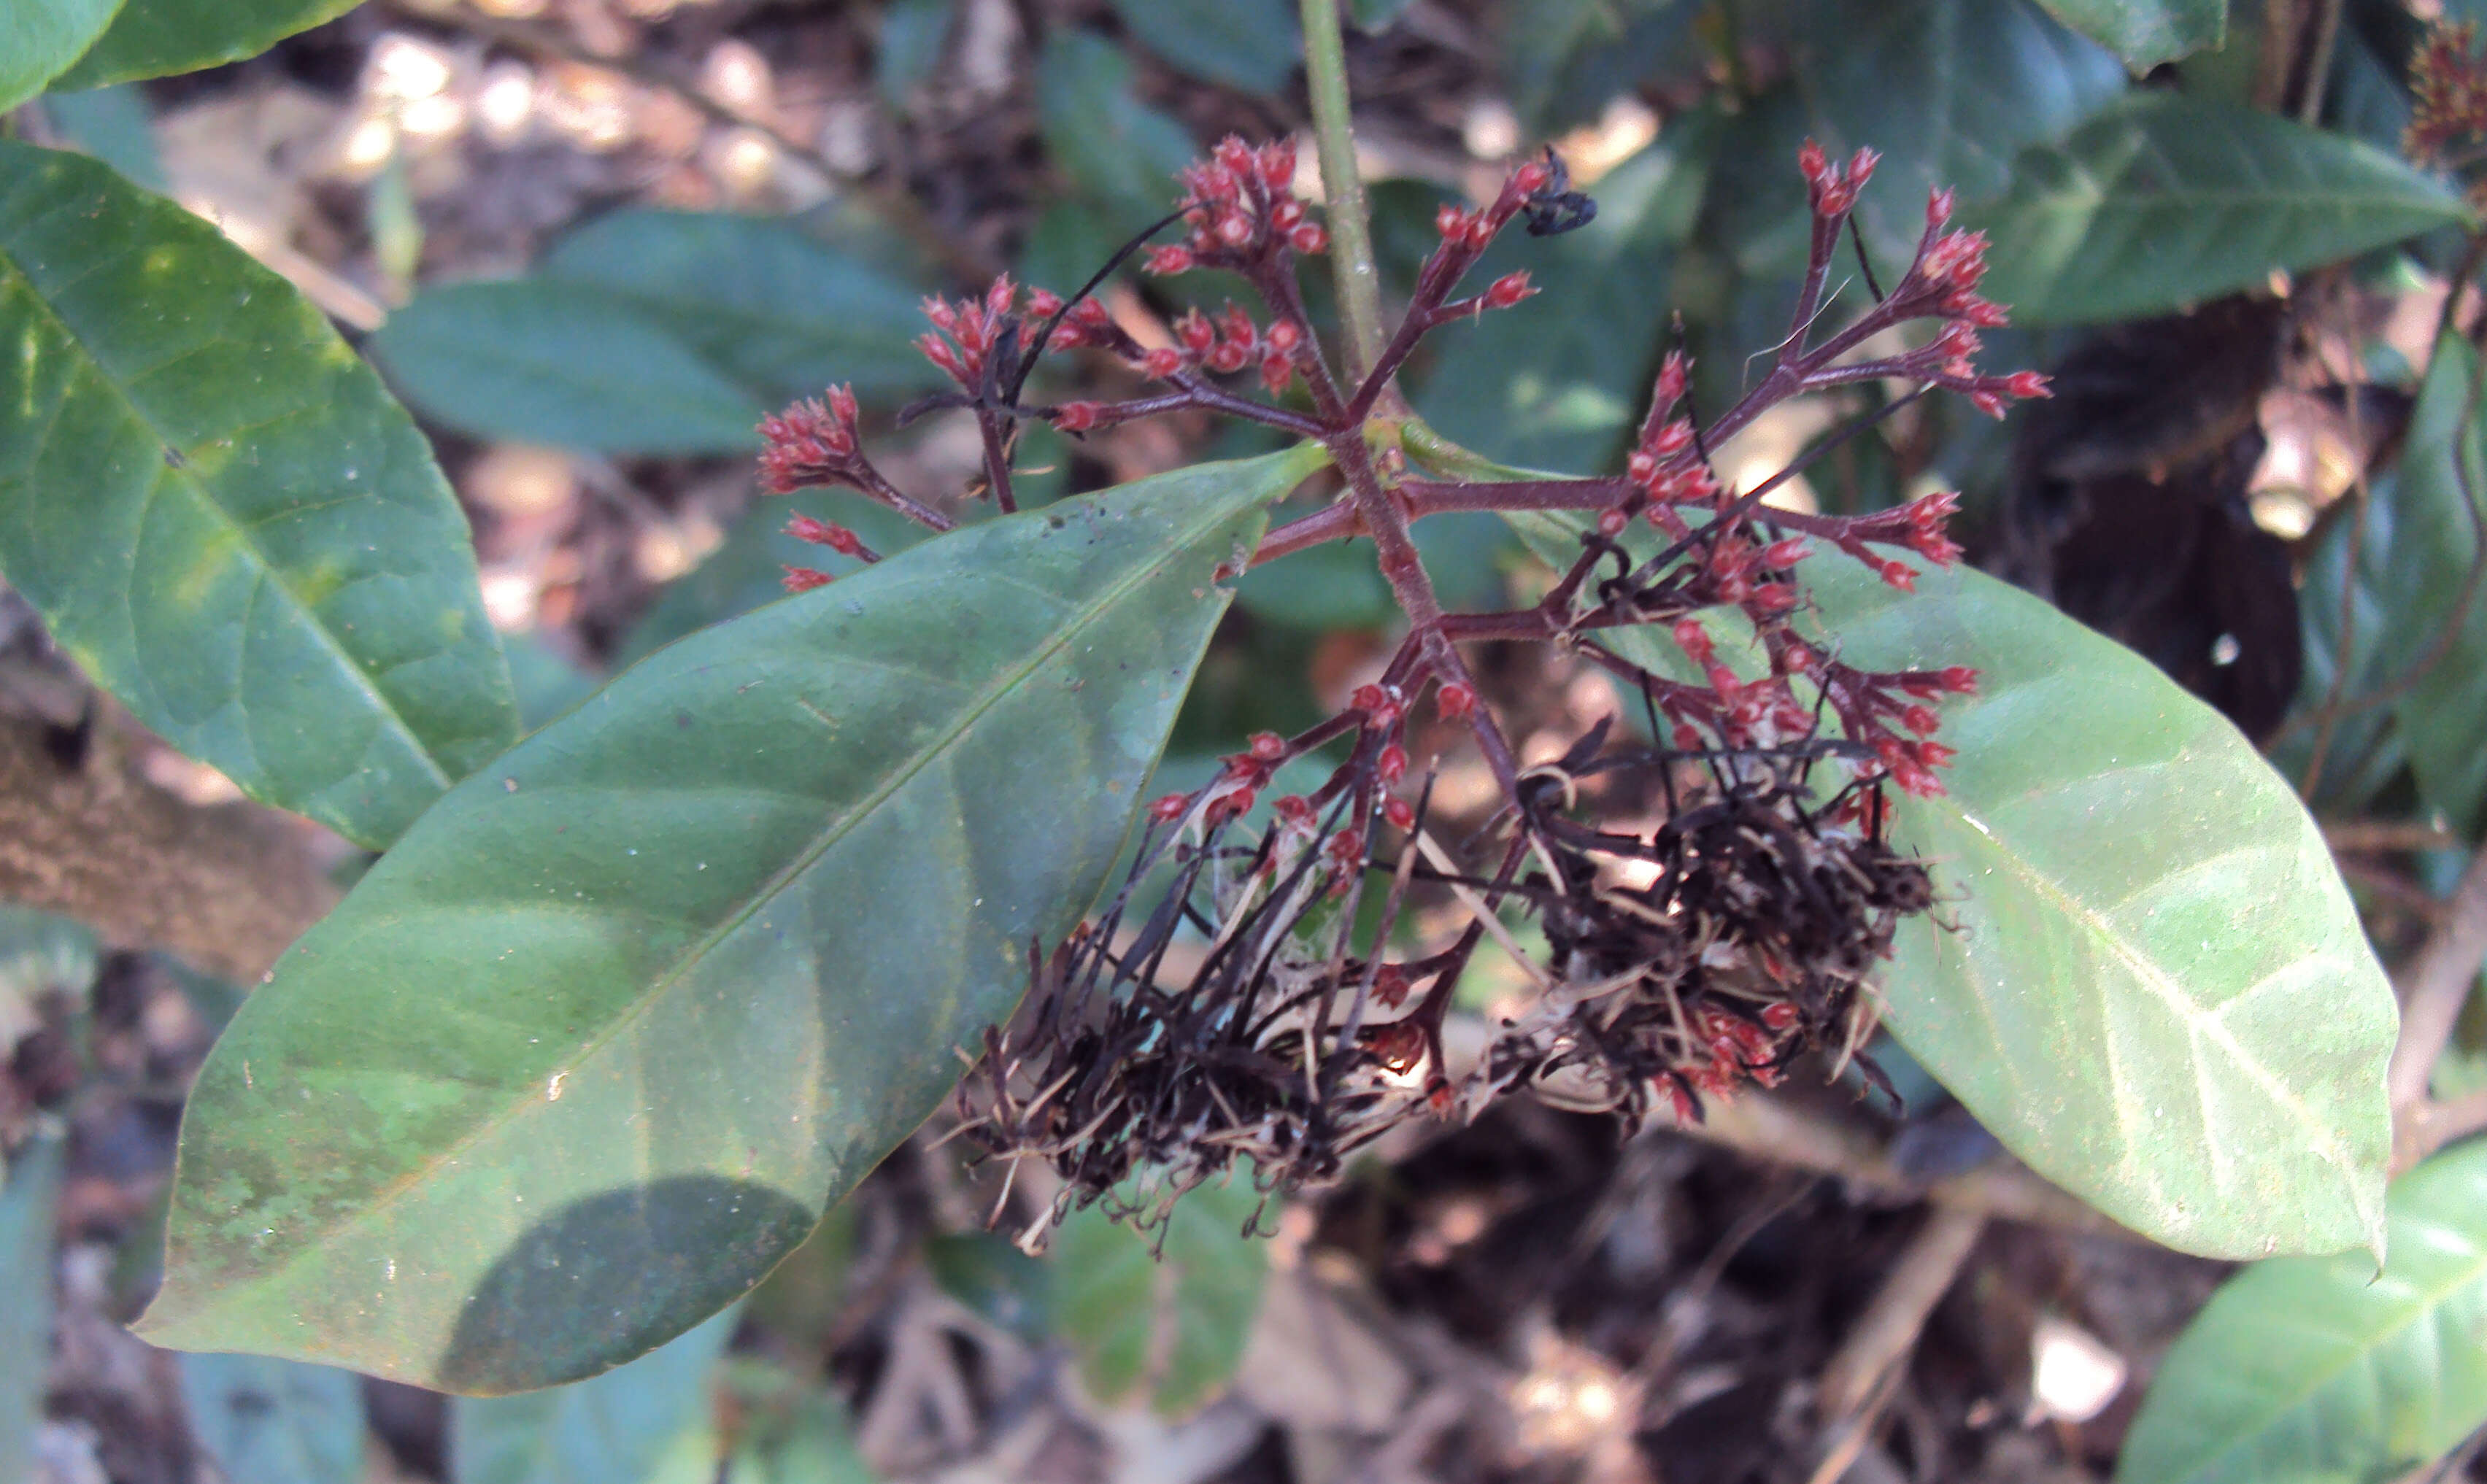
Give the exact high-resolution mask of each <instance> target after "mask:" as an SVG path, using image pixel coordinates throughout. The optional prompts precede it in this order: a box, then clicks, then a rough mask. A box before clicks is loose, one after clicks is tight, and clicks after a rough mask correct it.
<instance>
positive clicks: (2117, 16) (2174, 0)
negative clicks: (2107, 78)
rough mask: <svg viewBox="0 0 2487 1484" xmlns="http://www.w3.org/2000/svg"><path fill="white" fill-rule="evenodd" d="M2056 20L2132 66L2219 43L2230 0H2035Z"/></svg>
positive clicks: (2137, 67)
mask: <svg viewBox="0 0 2487 1484" xmlns="http://www.w3.org/2000/svg"><path fill="white" fill-rule="evenodd" d="M2039 3H2040V4H2042V5H2044V6H2046V8H2047V9H2048V10H2050V11H2053V12H2054V14H2055V18H2056V19H2057V20H2060V21H2062V22H2063V23H2064V24H2065V25H2068V26H2070V27H2072V28H2073V29H2074V30H2076V31H2079V32H2080V33H2082V35H2083V36H2086V37H2088V38H2089V39H2090V40H2092V41H2094V42H2098V43H2099V44H2100V45H2102V46H2105V47H2107V48H2108V49H2109V50H2110V51H2112V52H2114V53H2115V54H2116V55H2117V56H2119V57H2122V58H2123V59H2124V61H2125V65H2126V66H2128V67H2130V68H2132V69H2133V70H2135V71H2137V72H2139V71H2145V70H2149V69H2150V68H2153V67H2156V66H2158V65H2159V64H2160V63H2162V62H2173V61H2175V60H2176V59H2177V58H2179V57H2181V56H2184V55H2185V54H2186V53H2188V52H2192V51H2199V50H2200V49H2202V48H2203V47H2205V46H2217V45H2219V44H2220V43H2221V42H2222V40H2224V39H2225V37H2226V34H2227V23H2228V0H2039Z"/></svg>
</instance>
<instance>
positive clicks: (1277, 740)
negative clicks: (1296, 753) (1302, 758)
mask: <svg viewBox="0 0 2487 1484" xmlns="http://www.w3.org/2000/svg"><path fill="white" fill-rule="evenodd" d="M1252 755H1253V756H1254V757H1256V758H1258V759H1260V760H1261V761H1262V762H1264V763H1274V762H1276V761H1277V760H1278V759H1280V758H1282V757H1285V756H1286V755H1287V740H1286V739H1285V738H1283V737H1280V736H1279V735H1278V734H1277V733H1275V732H1255V733H1253V734H1252Z"/></svg>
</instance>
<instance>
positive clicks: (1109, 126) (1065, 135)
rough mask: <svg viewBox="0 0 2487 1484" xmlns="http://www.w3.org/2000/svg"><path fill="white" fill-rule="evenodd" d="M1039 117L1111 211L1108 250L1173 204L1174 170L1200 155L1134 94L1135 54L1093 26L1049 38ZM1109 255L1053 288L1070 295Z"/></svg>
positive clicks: (1053, 153) (1040, 70)
mask: <svg viewBox="0 0 2487 1484" xmlns="http://www.w3.org/2000/svg"><path fill="white" fill-rule="evenodd" d="M1036 115H1037V126H1038V127H1039V128H1040V129H1042V130H1043V132H1044V135H1045V153H1046V157H1047V158H1048V159H1050V160H1051V161H1052V162H1053V163H1054V165H1055V166H1056V167H1057V168H1059V169H1061V170H1062V171H1063V172H1064V173H1065V174H1066V175H1068V176H1069V177H1070V178H1071V181H1072V183H1073V185H1074V186H1076V188H1077V190H1078V193H1079V194H1080V195H1081V196H1083V197H1085V198H1087V200H1088V201H1089V202H1090V203H1092V204H1093V205H1094V206H1096V207H1100V208H1103V209H1104V211H1105V213H1106V217H1107V219H1106V220H1105V221H1104V222H1103V223H1100V224H1099V225H1100V226H1101V227H1103V228H1104V229H1105V236H1106V238H1107V239H1108V240H1107V242H1106V250H1107V251H1108V252H1110V251H1111V250H1112V247H1113V245H1114V244H1115V243H1117V242H1119V241H1120V240H1121V238H1125V237H1128V236H1130V235H1131V234H1132V233H1134V232H1137V231H1138V230H1139V229H1141V228H1142V227H1145V226H1147V225H1148V224H1149V223H1151V222H1153V221H1155V220H1157V219H1158V218H1159V217H1160V216H1163V215H1164V214H1165V213H1166V212H1168V211H1170V210H1174V204H1175V202H1176V200H1178V199H1179V198H1180V197H1181V196H1182V194H1183V189H1182V187H1181V186H1179V185H1178V184H1176V183H1175V178H1174V177H1175V172H1176V171H1178V170H1181V169H1182V168H1183V167H1184V166H1186V165H1188V164H1189V163H1191V158H1192V156H1193V155H1194V154H1198V153H1199V148H1198V146H1196V145H1194V144H1193V143H1192V138H1191V131H1190V130H1189V129H1187V128H1185V127H1184V126H1183V125H1182V124H1181V123H1180V122H1178V121H1177V120H1175V119H1173V118H1172V117H1170V116H1168V115H1166V114H1162V113H1160V112H1159V111H1157V110H1156V109H1154V108H1151V107H1150V106H1149V105H1147V104H1146V103H1143V102H1141V101H1140V100H1139V98H1137V97H1136V96H1134V95H1133V94H1132V62H1131V59H1130V58H1129V57H1126V56H1124V55H1123V53H1122V51H1121V50H1120V49H1119V48H1117V47H1116V46H1115V45H1114V43H1113V42H1109V41H1107V40H1105V39H1104V37H1102V36H1098V35H1096V34H1095V33H1094V32H1089V31H1078V30H1072V29H1068V28H1060V29H1056V30H1055V31H1054V33H1053V35H1052V36H1051V37H1050V38H1048V40H1047V41H1046V43H1045V52H1044V55H1043V56H1041V57H1040V58H1038V60H1037V67H1036ZM1083 255H1084V249H1083ZM1103 262H1104V253H1098V254H1095V255H1094V256H1090V257H1086V258H1085V266H1082V267H1080V268H1079V269H1078V274H1079V276H1078V277H1076V278H1067V279H1065V280H1063V281H1062V282H1061V283H1060V284H1059V285H1058V286H1053V287H1057V288H1058V290H1059V292H1061V293H1065V294H1067V293H1069V292H1070V291H1071V290H1072V289H1074V288H1076V287H1077V285H1078V283H1079V282H1080V279H1083V278H1085V277H1086V276H1087V275H1088V273H1089V272H1091V271H1093V270H1094V269H1095V267H1096V266H1097V265H1098V264H1100V263H1103ZM1029 271H1030V272H1031V273H1034V272H1035V271H1036V269H1035V268H1034V267H1033V266H1031V267H1030V269H1029Z"/></svg>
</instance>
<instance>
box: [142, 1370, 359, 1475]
mask: <svg viewBox="0 0 2487 1484" xmlns="http://www.w3.org/2000/svg"><path fill="white" fill-rule="evenodd" d="M182 1406H183V1407H184V1408H185V1409H186V1410H187V1411H188V1413H189V1414H190V1431H191V1435H192V1436H193V1437H195V1438H196V1439H197V1440H198V1442H199V1447H200V1449H201V1450H202V1451H203V1452H205V1453H206V1454H207V1455H208V1457H209V1458H210V1459H212V1460H214V1462H215V1466H216V1470H217V1471H218V1472H220V1473H221V1474H222V1475H223V1476H224V1477H226V1478H228V1479H232V1480H235V1481H236V1484H239V1481H241V1480H245V1479H246V1480H248V1481H250V1484H362V1478H363V1384H362V1381H361V1379H360V1378H358V1377H356V1376H355V1375H354V1374H353V1373H352V1372H351V1371H341V1370H336V1369H334V1368H332V1367H329V1366H325V1365H304V1364H302V1363H301V1362H300V1361H298V1360H270V1359H267V1358H264V1357H260V1356H183V1357H182Z"/></svg>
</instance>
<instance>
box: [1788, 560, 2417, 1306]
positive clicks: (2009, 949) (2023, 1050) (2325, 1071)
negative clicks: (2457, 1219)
mask: <svg viewBox="0 0 2487 1484" xmlns="http://www.w3.org/2000/svg"><path fill="white" fill-rule="evenodd" d="M1808 565H1809V566H1810V565H1811V564H1808ZM1823 565H1824V569H1825V570H1823V571H1822V572H1819V573H1809V574H1808V575H1809V576H1810V578H1811V580H1812V583H1813V586H1814V591H1815V595H1816V597H1817V599H1818V600H1819V601H1820V602H1821V604H1822V621H1823V625H1824V628H1825V630H1826V631H1827V632H1829V633H1830V634H1834V635H1836V636H1837V639H1838V642H1839V644H1840V645H1841V648H1842V653H1843V656H1844V658H1848V659H1849V660H1850V662H1852V663H1858V664H1862V665H1866V666H1868V667H1871V668H1877V669H1898V668H1905V667H1920V666H1934V665H1943V664H1968V665H1971V666H1974V667H1975V668H1976V669H1977V670H1978V671H1979V673H1980V677H1981V680H1980V684H1981V690H1980V693H1979V695H1978V696H1977V697H1976V698H1975V699H1973V700H1970V701H1967V702H1963V703H1957V704H1955V705H1953V706H1951V707H1948V708H1946V711H1945V719H1944V722H1943V732H1942V736H1943V739H1944V740H1945V741H1946V742H1950V743H1951V744H1952V745H1954V746H1956V747H1958V748H1959V749H1960V757H1959V759H1958V761H1957V762H1956V763H1955V764H1954V765H1953V766H1952V768H1951V769H1950V770H1948V771H1947V772H1946V774H1945V777H1944V782H1945V783H1946V784H1947V785H1948V786H1949V788H1950V790H1951V792H1950V794H1949V796H1948V797H1945V798H1936V799H1922V800H1921V799H1912V800H1909V801H1907V802H1906V803H1905V804H1904V805H1903V806H1902V808H1901V810H1900V815H1899V820H1900V831H1901V836H1902V838H1903V839H1904V840H1905V841H1906V842H1907V843H1908V844H1909V845H1911V846H1913V847H1914V848H1915V849H1916V850H1918V851H1921V852H1923V853H1924V854H1926V855H1928V856H1930V857H1932V858H1934V859H1935V860H1938V861H1940V862H1942V873H1943V875H1944V876H1945V878H1946V879H1947V880H1948V881H1949V882H1953V883H1956V884H1957V885H1958V887H1959V888H1960V889H1961V890H1963V891H1965V892H1966V893H1967V899H1966V900H1965V901H1962V902H1960V903H1958V904H1957V905H1956V906H1954V907H1953V908H1951V909H1950V910H1948V912H1947V915H1948V916H1950V917H1951V918H1952V919H1953V920H1954V921H1956V922H1957V923H1958V924H1959V925H1960V928H1961V931H1960V932H1957V933H1954V932H1950V931H1947V930H1945V929H1942V928H1940V927H1937V926H1935V925H1933V924H1931V923H1929V922H1927V921H1926V920H1924V919H1919V920H1917V921H1916V922H1915V923H1914V924H1913V925H1912V926H1911V927H1910V928H1909V930H1908V931H1907V932H1905V933H1904V934H1903V936H1902V938H1901V941H1900V944H1899V953H1898V960H1897V962H1896V963H1895V964H1894V966H1893V967H1892V970H1891V983H1890V991H1889V1000H1890V1024H1891V1029H1892V1031H1893V1033H1894V1034H1896V1035H1897V1036H1899V1038H1900V1040H1901V1041H1902V1042H1903V1043H1904V1044H1905V1045H1906V1046H1907V1047H1908V1048H1909V1050H1910V1051H1911V1052H1912V1053H1913V1054H1914V1055H1915V1056H1916V1058H1917V1060H1918V1061H1920V1062H1922V1063H1923V1064H1924V1065H1925V1066H1926V1068H1927V1070H1929V1071H1931V1072H1933V1073H1934V1074H1935V1076H1936V1077H1937V1078H1940V1079H1941V1080H1942V1083H1943V1085H1944V1086H1946V1087H1948V1088H1950V1089H1951V1091H1952V1093H1953V1094H1954V1095H1955V1096H1957V1097H1958V1098H1959V1099H1960V1100H1961V1102H1963V1103H1964V1104H1967V1105H1968V1106H1969V1108H1970V1111H1972V1112H1974V1113H1975V1114H1976V1115H1977V1116H1978V1119H1979V1121H1980V1122H1982V1123H1984V1124H1985V1125H1986V1126H1987V1127H1988V1128H1989V1129H1991V1130H1993V1131H1994V1132H1995V1134H1997V1135H1998V1137H2000V1138H2001V1139H2002V1140H2003V1141H2004V1143H2006V1144H2007V1145H2009V1146H2010V1147H2011V1148H2012V1150H2013V1152H2014V1153H2016V1154H2018V1155H2020V1156H2021V1157H2022V1158H2023V1159H2024V1160H2026V1161H2027V1162H2029V1164H2030V1165H2031V1166H2032V1167H2033V1168H2035V1169H2037V1170H2038V1172H2039V1173H2041V1174H2043V1175H2045V1176H2047V1177H2048V1178H2049V1179H2051V1180H2053V1181H2054V1182H2055V1183H2057V1184H2058V1185H2061V1186H2063V1187H2064V1188H2065V1189H2067V1190H2071V1191H2073V1192H2074V1193H2075V1194H2078V1195H2081V1196H2082V1197H2083V1198H2084V1199H2087V1200H2088V1201H2090V1202H2091V1203H2092V1204H2093V1205H2096V1206H2098V1207H2099V1208H2100V1209H2101V1210H2103V1211H2105V1212H2107V1213H2108V1215H2110V1216H2112V1217H2114V1218H2116V1219H2117V1220H2119V1221H2122V1222H2124V1223H2125V1224H2126V1225H2128V1226H2131V1227H2133V1228H2135V1229H2136V1230H2138V1231H2140V1232H2142V1233H2144V1234H2145V1235H2148V1236H2151V1237H2155V1238H2157V1239H2158V1240H2160V1241H2162V1242H2165V1243H2166V1244H2167V1245H2168V1246H2174V1247H2179V1248H2181V1249H2183V1250H2186V1251H2191V1252H2198V1253H2202V1254H2204V1255H2208V1256H2219V1257H2253V1256H2264V1255H2268V1254H2270V1253H2273V1252H2327V1251H2333V1250H2336V1249H2339V1248H2342V1247H2346V1246H2356V1245H2360V1244H2366V1245H2372V1244H2375V1243H2378V1242H2379V1241H2380V1240H2381V1222H2382V1211H2383V1178H2384V1166H2385V1162H2386V1158H2387V1155H2388V1152H2389V1142H2390V1124H2389V1117H2388V1115H2387V1111H2386V1107H2385V1098H2384V1088H2383V1069H2384V1064H2385V1062H2386V1061H2387V1060H2388V1059H2389V1055H2390V1052H2391V1047H2392V1038H2393V1034H2394V1032H2395V1030H2396V1028H2397V1025H2398V1019H2397V1015H2396V1012H2395V1010H2394V1007H2393V1003H2392V997H2391V990H2390V987H2389V985H2388V984H2387V983H2386V982H2385V979H2384V975H2383V970H2382V969H2381V967H2380V966H2377V964H2376V963H2375V959H2374V955H2373V952H2372V950H2370V949H2369V948H2368V947H2367V945H2366V939H2365V935H2364V933H2363V932H2362V930H2361V928H2360V926H2359V922H2358V916H2357V912H2356V910H2355V909H2354V908H2353V907H2352V906H2351V904H2350V901H2349V897H2348V893H2347V891H2346V889H2345V888H2344V887H2343V886H2342V885H2341V882H2340V878H2339V874H2338V872H2337V871H2336V870H2335V869H2334V868H2333V864H2332V855H2331V853H2330V851H2329V850H2328V849H2326V848H2325V846H2324V844H2323V838H2322V834H2321V832H2320V831H2319V830H2318V829H2317V828H2316V827H2315V825H2314V822H2313V820H2312V819H2311V818H2309V817H2308V816H2307V815H2306V813H2305V809H2304V808H2303V807H2302V806H2301V805H2300V804H2299V803H2298V800H2297V796H2296V794H2295V792H2294V791H2293V790H2291V789H2290V787H2289V786H2288V783H2287V781H2286V780H2285V779H2283V778H2281V777H2280V776H2279V775H2278V774H2277V773H2275V772H2274V771H2272V770H2271V768H2270V766H2269V765H2268V764H2266V763H2265V762H2263V760H2262V759H2261V757H2260V756H2258V755H2257V754H2256V753H2255V752H2254V750H2253V748H2252V746H2251V745H2250V744H2249V743H2248V742H2246V740H2245V739H2244V738H2243V737H2242V736H2240V735H2238V733H2237V732H2236V731H2235V729H2234V728H2233V727H2231V726H2230V725H2229V724H2228V723H2227V721H2226V720H2225V719H2224V718H2222V716H2220V715H2219V714H2217V713H2216V712H2214V711H2212V710H2211V709H2210V708H2209V707H2207V706H2205V705H2203V704H2202V703H2201V702H2199V701H2197V700H2195V699H2194V698H2193V697H2192V696H2190V695H2188V694H2187V693H2186V692H2184V691H2183V690H2181V689H2179V688H2178V687H2177V686H2175V685H2174V684H2173V683H2172V682H2170V681H2168V680H2167V679H2166V677H2165V676H2164V675H2163V674H2162V673H2161V672H2160V671H2159V670H2158V669H2157V668H2156V667H2155V666H2153V665H2152V664H2151V663H2150V662H2149V661H2147V660H2145V659H2143V658H2140V657H2139V656H2138V655H2135V654H2134V653H2132V652H2131V651H2130V650H2127V649H2125V648H2123V647H2122V646H2120V645H2118V644H2115V643H2114V642H2112V641H2110V640H2109V639H2106V638H2103V637H2101V636H2100V635H2098V634H2096V633H2094V632H2092V631H2091V630H2088V629H2085V628H2083V627H2082V626H2081V625H2080V624H2077V623H2075V622H2074V621H2073V620H2071V619H2068V618H2066V617H2064V616H2063V615H2062V614H2060V613H2058V612H2056V611H2055V610H2054V608H2052V607H2050V606H2048V605H2047V604H2046V603H2044V602H2040V601H2039V600H2037V599H2035V598H2032V597H2030V596H2028V595H2027V594H2026V593H2023V592H2021V591H2020V590H2019V589H2017V588H2013V587H2009V586H2007V585H2005V584H2003V583H2000V582H1998V581H1996V580H1994V579H1993V578H1991V577H1987V576H1984V575H1982V574H1977V573H1974V572H1954V573H1942V572H1929V573H1927V574H1925V575H1924V576H1923V577H1922V578H1920V579H1919V584H1918V592H1917V594H1916V595H1914V596H1911V595H1907V594H1902V593H1900V592H1899V591H1898V590H1896V589H1894V588H1890V587H1887V586H1886V585H1884V584H1883V583H1882V582H1881V581H1879V580H1878V579H1876V578H1874V577H1873V576H1871V575H1870V574H1866V573H1865V572H1863V570H1862V569H1860V568H1857V567H1856V566H1855V564H1853V563H1840V562H1833V563H1826V564H1823Z"/></svg>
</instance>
